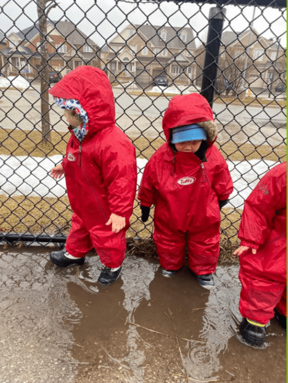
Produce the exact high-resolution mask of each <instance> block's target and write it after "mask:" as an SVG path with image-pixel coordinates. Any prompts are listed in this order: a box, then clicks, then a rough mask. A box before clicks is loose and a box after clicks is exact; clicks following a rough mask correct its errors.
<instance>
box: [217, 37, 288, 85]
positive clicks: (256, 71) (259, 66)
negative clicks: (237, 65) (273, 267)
mask: <svg viewBox="0 0 288 383" xmlns="http://www.w3.org/2000/svg"><path fill="white" fill-rule="evenodd" d="M250 33H251V36H250ZM249 41H250V44H249ZM222 44H223V46H222V48H221V52H222V53H223V52H224V51H225V50H228V49H230V50H231V49H233V50H231V51H232V52H233V54H234V58H235V59H236V58H237V57H243V58H245V57H246V53H245V52H246V49H247V47H248V46H249V51H248V55H249V62H250V64H252V65H251V68H249V71H248V72H247V75H246V78H245V80H246V81H245V84H244V86H245V87H247V86H249V87H251V88H261V89H266V88H267V87H268V86H269V85H270V83H271V80H272V78H273V77H274V81H275V82H277V78H278V79H280V78H281V79H282V80H283V81H284V82H286V70H285V68H286V50H284V49H283V48H282V47H281V46H280V45H279V44H278V43H276V42H275V41H274V40H273V39H266V38H265V37H263V36H261V35H258V33H257V32H256V31H255V30H252V31H250V30H247V31H245V32H242V33H239V34H237V33H235V32H230V31H226V32H224V33H223V34H222ZM220 57H221V56H220ZM282 67H283V68H282ZM244 68H245V67H244ZM222 69H223V68H222ZM275 74H276V75H275Z"/></svg>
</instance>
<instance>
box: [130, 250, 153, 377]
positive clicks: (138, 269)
mask: <svg viewBox="0 0 288 383" xmlns="http://www.w3.org/2000/svg"><path fill="white" fill-rule="evenodd" d="M158 267H159V265H154V264H152V263H148V262H147V261H146V260H145V259H142V258H136V257H129V258H128V257H127V258H126V259H125V261H124V268H123V274H122V280H123V286H122V289H123V291H124V293H125V298H124V302H123V306H124V308H125V309H126V310H127V312H128V316H127V318H126V319H127V321H129V322H132V323H134V322H135V318H134V312H135V310H136V309H137V307H138V306H139V305H140V303H141V301H142V300H143V299H146V300H147V301H149V300H150V291H149V285H150V283H151V282H152V281H153V279H154V277H155V272H156V271H157V269H158ZM127 335H128V340H127V347H128V350H129V354H128V355H127V356H126V357H125V358H123V361H125V362H126V363H127V364H128V365H129V366H130V368H131V370H132V371H133V375H134V376H133V377H130V382H131V383H134V382H142V381H143V377H144V367H143V363H144V362H145V360H146V358H145V353H144V351H140V350H138V349H137V343H136V341H137V340H139V338H140V336H139V334H138V331H137V328H136V327H135V326H133V325H130V324H129V327H128V331H127Z"/></svg>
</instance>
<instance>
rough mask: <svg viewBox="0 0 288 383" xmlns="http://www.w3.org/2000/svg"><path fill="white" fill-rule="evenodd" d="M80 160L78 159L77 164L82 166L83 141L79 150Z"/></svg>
mask: <svg viewBox="0 0 288 383" xmlns="http://www.w3.org/2000/svg"><path fill="white" fill-rule="evenodd" d="M78 154H79V155H78V161H77V165H78V166H81V159H82V158H81V155H82V142H81V143H80V146H79V151H78Z"/></svg>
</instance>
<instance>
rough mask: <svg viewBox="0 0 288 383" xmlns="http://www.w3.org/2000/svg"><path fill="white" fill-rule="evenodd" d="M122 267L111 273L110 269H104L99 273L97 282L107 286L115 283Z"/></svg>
mask: <svg viewBox="0 0 288 383" xmlns="http://www.w3.org/2000/svg"><path fill="white" fill-rule="evenodd" d="M121 270H122V267H120V268H119V269H118V270H116V271H111V267H104V268H103V269H102V271H101V274H100V277H99V278H98V282H99V283H100V285H104V286H109V285H111V283H113V282H115V281H116V279H117V278H118V277H119V275H120V273H121Z"/></svg>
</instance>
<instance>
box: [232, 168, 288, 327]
mask: <svg viewBox="0 0 288 383" xmlns="http://www.w3.org/2000/svg"><path fill="white" fill-rule="evenodd" d="M286 183H287V176H286V162H285V163H283V164H280V165H277V166H275V167H274V168H272V169H271V170H270V171H269V172H268V173H267V174H266V175H265V176H264V177H263V178H262V179H261V181H260V182H259V183H258V185H257V186H256V188H255V189H254V190H253V192H252V193H251V194H250V196H249V197H248V198H247V200H246V201H245V205H244V212H243V215H242V219H241V224H240V229H239V234H238V236H239V238H240V239H241V246H248V247H251V248H254V249H257V253H256V254H252V252H251V250H247V251H246V252H243V253H242V254H241V255H240V271H239V278H240V281H241V283H242V290H241V296H240V304H239V309H240V313H241V315H242V316H243V317H244V318H248V319H251V320H254V321H257V322H260V323H263V324H266V323H268V322H269V320H270V319H271V318H273V317H274V311H273V310H274V308H275V307H276V308H277V310H278V311H279V313H280V314H282V315H284V316H286V280H287V276H286V262H287V261H286V246H287V245H286V189H287V187H286Z"/></svg>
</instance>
